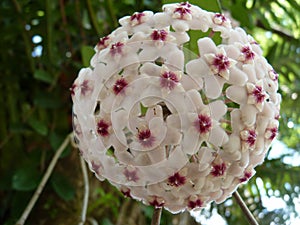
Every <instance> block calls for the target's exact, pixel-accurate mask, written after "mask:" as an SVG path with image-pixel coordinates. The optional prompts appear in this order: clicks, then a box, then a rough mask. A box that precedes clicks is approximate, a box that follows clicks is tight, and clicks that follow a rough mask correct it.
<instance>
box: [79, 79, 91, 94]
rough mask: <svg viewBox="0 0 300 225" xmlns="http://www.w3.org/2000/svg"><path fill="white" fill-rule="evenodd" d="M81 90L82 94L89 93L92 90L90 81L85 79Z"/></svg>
mask: <svg viewBox="0 0 300 225" xmlns="http://www.w3.org/2000/svg"><path fill="white" fill-rule="evenodd" d="M80 91H81V94H82V95H87V93H88V92H89V91H90V87H89V81H88V80H84V81H83V82H82V84H81V85H80Z"/></svg>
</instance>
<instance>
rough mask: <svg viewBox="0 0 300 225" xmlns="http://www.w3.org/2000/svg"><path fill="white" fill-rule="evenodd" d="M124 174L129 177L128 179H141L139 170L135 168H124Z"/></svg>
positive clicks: (134, 180)
mask: <svg viewBox="0 0 300 225" xmlns="http://www.w3.org/2000/svg"><path fill="white" fill-rule="evenodd" d="M124 175H125V177H126V178H127V180H128V181H133V182H137V181H138V180H139V177H138V175H137V171H136V170H133V171H130V170H128V169H127V168H126V169H125V170H124Z"/></svg>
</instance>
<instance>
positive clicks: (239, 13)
mask: <svg viewBox="0 0 300 225" xmlns="http://www.w3.org/2000/svg"><path fill="white" fill-rule="evenodd" d="M230 11H231V14H232V16H233V17H234V18H235V19H236V20H238V21H239V22H240V23H241V25H242V26H245V27H248V28H253V27H254V23H253V20H252V15H251V14H250V13H249V10H248V9H247V8H246V7H245V6H243V5H242V4H235V5H233V6H232V7H231V9H230Z"/></svg>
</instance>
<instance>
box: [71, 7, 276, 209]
mask: <svg viewBox="0 0 300 225" xmlns="http://www.w3.org/2000/svg"><path fill="white" fill-rule="evenodd" d="M119 23H120V25H121V26H120V27H118V28H117V29H115V30H114V31H113V32H111V33H110V34H108V35H107V36H105V37H103V38H100V40H99V41H98V43H97V45H96V46H95V48H94V49H95V52H96V53H95V55H94V56H93V57H92V59H91V67H89V68H85V69H82V70H81V71H80V72H79V75H78V78H77V79H76V80H75V82H74V84H73V85H72V86H71V88H70V92H71V97H72V100H73V103H74V105H73V129H74V139H75V143H76V144H77V145H78V147H79V149H80V150H79V153H80V155H81V156H82V157H83V158H84V159H85V160H86V161H87V162H88V165H89V168H90V170H91V171H92V172H94V174H95V176H96V177H97V178H98V179H100V180H104V179H107V180H108V181H109V182H110V183H111V184H112V185H114V186H116V187H117V188H118V189H119V190H120V191H121V192H122V193H123V195H124V196H125V197H130V198H133V199H137V200H140V201H142V202H143V203H145V204H148V205H152V206H154V207H156V208H161V207H164V208H165V209H167V210H169V211H171V212H172V213H177V212H180V211H183V210H186V209H187V210H194V209H195V210H197V209H201V208H203V207H205V206H206V205H207V204H208V203H210V202H212V201H215V202H216V203H217V204H218V203H221V202H223V201H225V200H226V199H227V198H228V197H230V196H231V195H232V193H233V192H234V191H236V189H237V187H238V186H239V185H241V184H242V183H245V182H247V181H248V180H249V179H250V178H251V177H252V176H253V175H254V174H255V171H254V167H256V166H257V165H259V164H261V163H262V162H263V160H264V157H265V155H266V153H267V152H268V148H269V147H270V145H271V143H272V141H273V140H274V139H275V138H276V136H277V135H278V125H279V122H278V118H279V109H280V101H281V97H280V94H279V93H277V91H278V74H277V73H276V72H275V71H274V69H273V67H272V66H271V65H270V64H269V63H268V61H267V60H266V59H265V58H264V57H263V56H262V50H261V48H260V47H259V45H258V44H257V42H256V41H255V40H254V39H253V37H251V36H250V35H247V34H246V32H245V31H244V30H243V29H242V28H239V27H235V28H232V27H231V24H230V20H229V19H228V17H226V16H224V15H223V14H221V13H213V12H208V11H205V10H202V9H201V8H199V7H198V6H194V5H192V4H190V3H188V2H182V3H174V4H167V5H164V6H163V12H160V13H153V12H151V11H143V12H135V13H133V14H132V15H130V16H125V17H123V18H121V19H120V20H119ZM190 31H192V32H190ZM208 31H211V32H208ZM193 32H198V33H200V34H207V36H206V37H201V38H199V39H198V40H195V39H194V38H191V37H190V34H191V33H193ZM215 35H218V38H217V39H218V41H216V38H214V36H215ZM219 37H220V38H219ZM189 42H191V43H189ZM186 46H197V47H198V50H196V51H195V52H191V51H190V50H189V49H186Z"/></svg>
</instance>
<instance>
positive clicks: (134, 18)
mask: <svg viewBox="0 0 300 225" xmlns="http://www.w3.org/2000/svg"><path fill="white" fill-rule="evenodd" d="M143 16H145V13H134V14H133V15H132V16H131V17H130V21H137V24H141V23H142V17H143Z"/></svg>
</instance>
